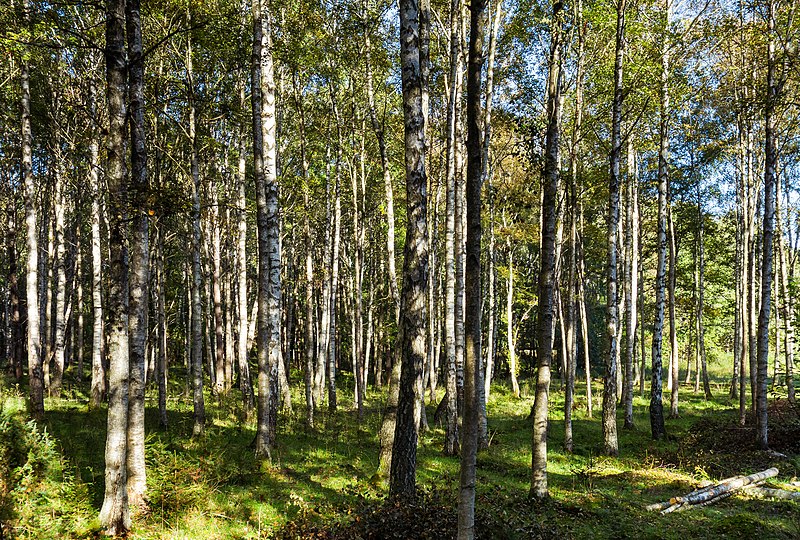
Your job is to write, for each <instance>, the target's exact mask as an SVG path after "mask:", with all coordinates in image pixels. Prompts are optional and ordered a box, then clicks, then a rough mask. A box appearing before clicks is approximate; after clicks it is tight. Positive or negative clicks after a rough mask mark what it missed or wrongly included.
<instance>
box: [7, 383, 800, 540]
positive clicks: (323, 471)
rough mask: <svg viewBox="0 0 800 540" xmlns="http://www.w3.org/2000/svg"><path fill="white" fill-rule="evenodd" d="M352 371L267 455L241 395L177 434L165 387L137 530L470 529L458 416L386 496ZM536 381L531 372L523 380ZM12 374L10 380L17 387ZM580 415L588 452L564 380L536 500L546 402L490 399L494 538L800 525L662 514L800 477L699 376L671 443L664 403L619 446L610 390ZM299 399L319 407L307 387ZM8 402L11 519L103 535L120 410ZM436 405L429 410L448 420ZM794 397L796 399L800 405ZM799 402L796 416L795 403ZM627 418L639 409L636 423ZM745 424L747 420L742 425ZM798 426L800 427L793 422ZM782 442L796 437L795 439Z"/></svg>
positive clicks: (729, 510)
mask: <svg viewBox="0 0 800 540" xmlns="http://www.w3.org/2000/svg"><path fill="white" fill-rule="evenodd" d="M348 386H349V387H350V388H352V381H349V380H347V379H343V380H342V387H343V388H342V389H341V394H340V403H342V404H345V406H344V407H342V408H341V410H340V411H339V412H338V413H336V414H328V413H322V412H320V413H319V414H318V415H317V424H316V426H315V428H313V429H311V428H308V427H306V426H305V424H304V410H303V406H302V404H300V405H297V406H296V407H295V411H294V412H292V413H286V412H284V414H283V415H282V416H281V421H280V425H279V434H278V441H279V442H278V446H277V448H276V449H275V451H274V453H273V461H272V463H263V462H257V461H256V460H255V459H254V457H253V450H252V441H253V439H254V436H255V430H254V428H255V426H254V424H253V423H252V422H250V423H244V422H242V421H241V420H240V419H239V418H240V416H241V415H240V414H239V413H240V411H239V409H238V407H239V406H238V400H237V396H236V394H235V392H234V394H232V395H231V396H228V397H226V398H224V399H222V400H220V401H218V400H216V399H213V398H211V397H208V398H207V409H208V418H209V425H208V428H207V431H206V435H205V436H204V437H203V438H201V439H192V438H191V429H192V417H191V409H190V404H184V403H182V402H181V400H180V399H178V394H179V393H180V391H181V389H180V388H177V387H176V388H174V389H173V390H174V395H172V396H171V397H172V398H173V399H170V401H169V423H170V427H169V429H167V430H159V429H158V427H157V426H158V418H157V410H156V408H155V407H156V402H155V394H154V393H153V394H148V403H147V406H148V408H147V416H146V421H147V432H148V435H147V450H146V458H147V466H148V479H147V482H148V502H149V506H148V508H147V509H146V511H145V512H143V513H141V514H140V515H138V516H136V517H135V519H134V529H133V531H132V533H131V535H130V537H131V538H141V539H151V538H176V539H179V538H185V539H194V538H198V539H199V538H202V539H214V538H220V539H222V538H338V539H347V538H359V537H360V538H376V539H377V538H436V539H444V538H452V537H454V531H455V529H454V527H455V500H456V492H457V484H458V459H457V458H453V457H446V456H443V455H442V453H441V447H442V440H443V430H442V429H441V427H438V426H433V425H432V426H431V429H430V430H429V431H427V432H425V433H423V434H422V436H421V441H420V449H419V458H418V467H419V469H418V483H419V486H420V497H419V499H418V500H417V502H416V503H414V504H404V505H400V504H397V503H396V502H390V501H386V500H385V498H384V497H385V491H384V487H383V486H380V485H376V483H375V480H374V473H375V470H376V468H377V455H378V442H377V436H376V433H377V431H378V427H379V423H380V414H381V404H382V400H383V395H382V394H381V393H379V392H375V391H370V392H369V393H368V396H367V414H366V416H365V419H364V421H362V422H361V423H360V424H359V423H358V422H357V420H356V415H355V412H354V410H352V409H351V408H349V407H348V406H347V405H349V404H350V403H351V402H352V394H350V395H348ZM523 386H525V385H523ZM6 387H7V386H6ZM719 388H720V390H719V393H720V394H725V390H724V385H723V384H720V385H719ZM578 391H579V393H580V394H581V395H580V396H579V397H578V400H577V402H578V404H579V407H578V408H576V409H575V410H574V412H573V417H574V419H575V422H574V439H575V449H574V452H573V453H572V454H568V453H566V452H564V451H563V393H562V392H560V391H559V389H558V384H557V382H556V383H555V384H554V385H553V391H552V394H551V396H552V400H553V401H552V407H551V425H550V437H549V470H548V478H549V483H550V492H551V498H550V499H549V500H547V501H544V502H533V501H530V500H529V499H528V497H527V493H528V488H529V478H530V421H529V420H527V419H526V417H527V416H528V413H529V412H530V408H531V405H532V403H533V399H532V397H531V396H529V395H525V394H523V396H522V397H521V398H520V399H515V398H514V397H513V395H512V394H511V393H510V392H509V391H508V390H507V389H506V388H505V387H504V386H503V385H496V386H494V387H493V391H492V396H491V399H490V401H489V406H488V411H489V426H490V431H491V441H492V444H491V447H490V449H489V450H488V451H485V452H482V453H481V454H480V455H479V457H478V499H477V531H478V535H479V537H480V538H499V539H502V538H663V539H670V538H675V539H680V540H685V539H689V538H753V537H758V538H759V539H769V538H776V539H782V538H786V539H789V538H800V506H798V504H797V503H796V502H787V501H770V500H763V499H751V498H747V497H746V496H737V497H732V498H730V499H727V500H725V501H722V502H720V503H718V504H716V505H712V506H708V507H705V508H701V509H696V510H691V511H688V512H682V513H676V514H670V515H667V516H660V515H658V514H653V513H649V512H646V511H645V510H644V506H646V505H647V504H650V503H653V502H658V501H662V500H666V499H668V498H669V497H672V496H676V495H681V494H684V493H686V492H688V491H690V490H692V489H694V488H695V487H696V486H697V485H698V483H699V482H701V481H704V480H714V479H719V478H722V477H725V476H730V475H731V474H740V473H750V472H754V471H756V470H761V469H764V468H767V467H769V466H772V465H775V466H777V467H778V468H779V469H780V471H781V474H780V476H779V477H778V478H777V479H776V480H775V482H774V484H775V485H777V486H784V487H785V483H786V482H789V481H792V480H796V477H797V475H798V473H800V457H798V455H797V454H796V449H793V448H786V449H784V450H786V451H790V452H791V455H790V456H789V458H788V459H785V460H783V459H781V460H776V459H775V458H774V457H773V456H771V455H769V454H765V453H763V452H758V451H757V450H755V449H754V448H753V447H752V445H751V444H750V439H749V438H750V436H751V434H749V433H748V432H747V430H738V431H737V430H736V429H733V427H732V426H733V425H732V423H731V422H732V419H735V418H737V416H736V413H735V412H734V411H733V407H734V404H732V403H731V402H730V401H729V400H728V398H727V397H720V398H718V399H715V400H713V401H710V402H706V401H705V400H704V399H703V398H702V397H701V396H700V395H696V394H693V393H692V392H691V389H690V388H687V389H682V394H681V400H682V401H681V417H680V418H678V419H675V420H668V422H667V430H668V432H669V435H670V436H669V439H668V440H666V441H660V442H655V441H652V440H651V438H650V432H649V417H648V414H647V400H645V399H643V398H642V397H638V396H637V398H636V400H635V403H634V413H635V418H634V419H635V424H636V427H635V428H634V429H632V430H622V429H620V455H619V457H616V458H609V457H605V456H602V455H601V451H602V440H601V428H600V423H599V416H598V415H599V410H600V407H599V397H600V396H601V391H600V388H599V387H598V388H596V390H595V395H596V396H597V397H596V398H595V399H596V403H595V405H596V406H595V411H596V412H595V417H594V418H588V417H587V414H586V407H585V406H586V401H585V397H583V395H582V389H581V388H580V387H579V390H578ZM295 398H296V400H295V403H302V402H301V399H302V398H301V396H300V395H296V396H295ZM2 401H3V410H2V412H1V413H0V452H3V454H2V458H3V459H2V460H0V461H2V463H0V465H2V467H0V469H1V470H0V473H1V474H0V476H2V478H0V520H2V526H3V531H4V534H5V535H6V537H9V536H11V537H16V538H91V537H95V536H96V535H97V534H98V532H99V531H98V529H97V523H96V514H97V512H98V511H99V508H100V504H101V503H102V495H103V448H104V442H105V411H104V410H99V411H88V409H87V406H86V400H85V396H83V395H82V394H81V393H80V392H79V391H77V390H72V393H71V396H70V398H69V399H63V400H60V401H48V403H47V419H46V421H45V423H44V424H43V425H42V426H39V427H38V428H37V427H36V426H35V425H33V424H32V423H29V422H26V421H25V418H24V414H23V412H22V407H23V404H24V401H23V396H22V395H21V394H20V393H19V391H16V392H14V391H11V392H9V391H6V392H5V393H4V398H3V400H2ZM773 407H774V410H775V414H774V416H775V417H776V422H778V420H780V425H778V424H777V423H776V425H775V427H774V431H775V433H776V436H777V437H776V438H777V439H779V440H786V441H789V442H788V443H787V444H789V445H790V444H791V443H794V442H796V441H797V440H800V438H795V439H793V438H792V433H793V432H790V428H791V426H792V425H794V424H792V422H800V421H798V417H797V415H796V409H789V408H787V407H786V406H785V405H784V404H778V405H773ZM433 409H434V406H433V405H430V406H429V408H428V418H429V419H432V418H433V412H434V411H433ZM793 411H794V412H793ZM793 414H794V415H795V416H792V415H793ZM620 425H621V420H620ZM737 425H738V424H737ZM787 430H788V431H787ZM778 449H779V450H780V448H778Z"/></svg>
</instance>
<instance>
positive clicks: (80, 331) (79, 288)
mask: <svg viewBox="0 0 800 540" xmlns="http://www.w3.org/2000/svg"><path fill="white" fill-rule="evenodd" d="M75 253H76V261H75V316H76V317H75V319H76V324H75V326H74V327H73V328H74V329H75V358H76V360H75V362H76V367H77V373H76V379H77V381H78V386H82V385H83V375H84V365H83V361H84V360H83V359H84V355H83V348H84V343H83V337H84V318H83V312H84V309H83V246H82V242H81V233H80V227H79V228H78V229H77V232H76V235H75ZM10 262H11V261H9V264H10ZM15 273H16V272H15Z"/></svg>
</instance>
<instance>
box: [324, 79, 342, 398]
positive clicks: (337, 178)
mask: <svg viewBox="0 0 800 540" xmlns="http://www.w3.org/2000/svg"><path fill="white" fill-rule="evenodd" d="M330 94H331V108H332V109H333V111H332V112H333V116H334V118H335V119H336V134H337V136H336V157H335V160H334V173H333V176H334V180H333V228H332V231H331V234H332V242H331V253H330V261H329V264H330V266H329V268H330V289H329V294H330V300H329V303H328V309H329V310H330V312H329V319H328V320H329V327H328V350H327V360H326V361H327V378H328V410H330V411H331V412H335V411H336V409H337V406H338V403H337V393H336V370H337V367H338V360H337V355H338V349H337V341H338V333H339V329H338V326H337V320H336V319H337V310H336V308H337V299H338V293H339V249H340V245H341V238H342V196H341V156H342V143H343V141H342V131H341V117H340V115H339V107H338V105H337V100H336V95H335V91H334V89H333V86H332V85H331V91H330Z"/></svg>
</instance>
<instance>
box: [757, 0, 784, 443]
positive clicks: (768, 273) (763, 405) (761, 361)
mask: <svg viewBox="0 0 800 540" xmlns="http://www.w3.org/2000/svg"><path fill="white" fill-rule="evenodd" d="M767 18H768V20H767V24H768V30H767V32H768V33H767V99H766V103H765V107H764V156H765V157H764V223H763V233H762V235H761V239H762V242H763V244H762V246H763V247H762V248H761V249H762V251H761V310H760V311H759V314H758V364H757V374H756V380H757V383H756V390H757V392H756V395H755V399H754V401H755V405H756V407H755V409H756V427H757V429H756V441H757V442H758V446H759V447H760V448H761V449H762V450H766V449H768V448H769V437H768V425H767V420H768V416H767V367H768V362H769V315H770V308H771V304H770V302H771V300H772V259H773V236H774V229H775V185H776V182H775V176H776V168H777V161H778V154H777V148H776V143H775V138H776V134H775V116H774V114H775V104H776V102H777V99H778V92H779V90H778V85H779V83H778V81H776V75H775V37H774V35H775V3H774V2H773V0H770V1H769V2H768V15H767Z"/></svg>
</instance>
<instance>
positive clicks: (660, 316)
mask: <svg viewBox="0 0 800 540" xmlns="http://www.w3.org/2000/svg"><path fill="white" fill-rule="evenodd" d="M664 7H665V10H664V32H665V35H666V31H667V29H668V27H669V23H670V13H669V11H670V0H665V3H664ZM660 98H661V103H660V107H659V114H660V122H659V151H658V233H657V234H658V236H657V237H656V252H657V258H658V266H657V269H656V305H655V322H654V323H653V345H652V350H653V352H652V357H651V377H652V378H651V381H650V430H651V433H652V435H653V438H654V439H656V440H659V439H663V438H664V437H665V436H666V434H667V432H666V428H665V427H664V404H663V403H662V384H663V383H662V378H661V366H662V362H661V349H662V342H663V333H664V296H665V289H666V287H665V285H666V283H665V282H666V274H667V271H666V270H667V268H666V267H667V195H668V193H667V190H668V186H669V170H668V166H669V47H668V45H667V44H666V43H664V44H663V45H662V51H661V88H660Z"/></svg>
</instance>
